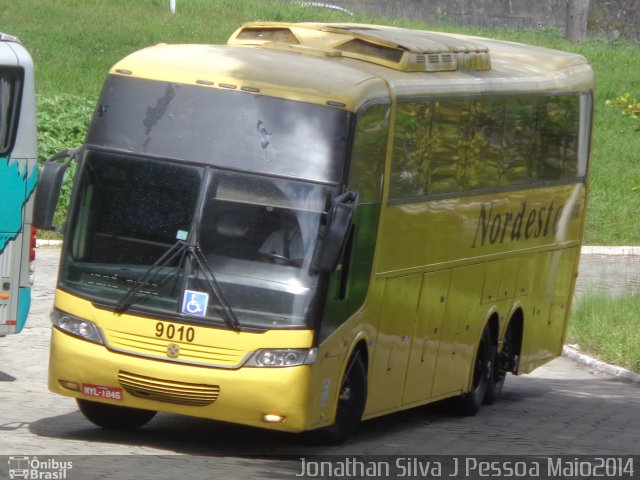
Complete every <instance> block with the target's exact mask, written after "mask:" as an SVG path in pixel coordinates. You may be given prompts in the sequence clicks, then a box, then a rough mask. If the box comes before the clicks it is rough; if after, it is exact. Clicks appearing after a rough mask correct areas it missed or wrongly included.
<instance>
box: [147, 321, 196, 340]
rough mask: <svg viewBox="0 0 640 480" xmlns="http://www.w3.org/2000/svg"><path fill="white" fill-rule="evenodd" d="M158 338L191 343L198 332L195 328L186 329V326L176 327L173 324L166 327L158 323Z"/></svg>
mask: <svg viewBox="0 0 640 480" xmlns="http://www.w3.org/2000/svg"><path fill="white" fill-rule="evenodd" d="M156 337H158V338H161V337H164V338H166V339H168V340H178V341H180V342H189V343H191V342H193V340H194V339H195V338H196V331H195V329H194V328H193V327H185V326H184V325H181V326H179V327H176V326H175V325H173V324H172V323H169V324H167V325H165V324H164V323H162V322H158V323H156Z"/></svg>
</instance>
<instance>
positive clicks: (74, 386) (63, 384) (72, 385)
mask: <svg viewBox="0 0 640 480" xmlns="http://www.w3.org/2000/svg"><path fill="white" fill-rule="evenodd" d="M58 383H59V384H60V386H61V387H62V388H66V389H67V390H73V391H74V392H79V391H80V385H79V384H77V383H75V382H69V381H68V380H58Z"/></svg>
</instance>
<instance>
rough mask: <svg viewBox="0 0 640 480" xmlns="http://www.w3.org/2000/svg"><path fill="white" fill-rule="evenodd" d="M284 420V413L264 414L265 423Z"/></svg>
mask: <svg viewBox="0 0 640 480" xmlns="http://www.w3.org/2000/svg"><path fill="white" fill-rule="evenodd" d="M283 420H284V417H283V416H282V415H276V414H275V413H265V414H264V415H263V416H262V421H263V422H265V423H280V422H282V421H283Z"/></svg>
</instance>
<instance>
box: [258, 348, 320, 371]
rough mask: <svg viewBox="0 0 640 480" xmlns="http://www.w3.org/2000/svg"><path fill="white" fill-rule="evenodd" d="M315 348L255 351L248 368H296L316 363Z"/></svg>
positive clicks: (316, 350)
mask: <svg viewBox="0 0 640 480" xmlns="http://www.w3.org/2000/svg"><path fill="white" fill-rule="evenodd" d="M317 356H318V349H317V348H298V349H294V348H280V349H264V350H257V351H256V352H255V353H254V354H253V355H252V356H251V358H249V361H248V362H247V363H246V366H248V367H296V366H298V365H311V364H312V363H315V362H316V358H317Z"/></svg>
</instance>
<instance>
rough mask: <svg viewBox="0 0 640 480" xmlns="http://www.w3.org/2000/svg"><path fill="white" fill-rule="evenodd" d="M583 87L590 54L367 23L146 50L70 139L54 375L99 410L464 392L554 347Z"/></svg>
mask: <svg viewBox="0 0 640 480" xmlns="http://www.w3.org/2000/svg"><path fill="white" fill-rule="evenodd" d="M592 94H593V76H592V70H591V68H590V67H589V65H588V64H587V62H586V61H585V59H584V58H583V57H582V56H579V55H575V54H571V53H565V52H560V51H554V50H548V49H543V48H538V47H533V46H526V45H520V44H515V43H508V42H503V41H496V40H490V39H484V38H472V37H467V36H461V35H454V34H441V33H433V32H426V31H418V30H407V29H398V28H390V27H384V26H374V25H359V24H317V23H302V24H285V23H250V24H246V25H243V26H242V27H241V28H239V29H238V30H237V31H236V32H235V33H234V34H233V35H232V36H231V37H230V39H229V41H228V44H227V45H223V46H219V45H215V46H213V45H165V44H161V45H157V46H153V47H150V48H146V49H143V50H141V51H138V52H136V53H133V54H132V55H130V56H128V57H126V58H124V59H123V60H121V61H120V62H118V63H117V64H116V65H115V66H114V67H113V68H112V70H111V71H110V73H109V75H108V77H107V79H106V82H105V85H104V89H103V91H102V94H101V96H100V98H99V100H98V105H97V107H96V110H95V115H94V117H93V119H92V121H91V124H90V127H89V130H88V134H87V138H86V141H85V143H84V145H83V146H82V148H81V149H79V150H78V151H77V152H75V154H74V158H75V159H76V160H77V161H78V162H79V169H78V173H77V177H76V179H75V187H74V194H73V200H72V207H71V210H70V214H69V218H68V222H67V224H66V231H65V242H64V249H63V251H62V258H61V265H60V276H59V280H58V284H57V285H58V287H57V290H56V295H55V305H54V310H53V313H52V322H53V331H52V341H51V364H50V373H49V388H50V389H51V390H52V391H53V392H55V393H58V394H61V395H66V396H70V397H75V398H76V399H77V401H78V404H79V407H80V410H81V411H82V412H83V413H84V414H85V416H86V417H87V418H88V419H89V420H90V421H92V422H94V423H95V424H97V425H99V426H102V427H104V428H111V429H126V428H136V427H139V426H141V425H143V424H145V423H146V422H147V421H149V420H150V419H151V418H152V416H153V415H154V413H155V412H156V411H163V412H172V413H177V414H184V415H191V416H196V417H204V418H210V419H216V420H223V421H228V422H234V423H238V424H244V425H251V426H255V427H264V428H270V429H275V430H284V431H290V432H303V431H315V433H316V434H317V435H318V436H320V438H322V439H324V440H327V441H340V440H342V439H344V438H346V436H348V435H349V434H351V433H353V431H354V430H355V429H356V428H357V426H358V424H359V423H360V421H361V420H363V419H370V418H373V417H377V416H380V415H384V414H387V413H390V412H396V411H399V410H402V409H407V408H411V407H415V406H418V405H423V404H426V403H429V402H434V401H437V400H441V399H445V398H452V399H453V400H452V401H453V402H454V403H455V405H457V406H458V407H459V409H460V411H461V412H462V413H463V414H474V413H475V412H476V411H477V410H478V409H479V408H480V406H481V405H482V404H483V403H486V404H491V403H493V402H495V401H496V399H497V398H498V396H499V394H500V391H501V389H502V385H503V383H504V380H505V376H506V374H507V373H508V372H511V373H514V374H524V373H528V372H531V371H532V370H533V369H534V368H536V367H538V366H540V365H542V364H544V363H545V362H548V361H549V360H551V359H552V358H554V357H555V356H557V355H559V354H560V352H561V349H562V345H563V340H564V337H565V330H566V323H567V314H568V309H569V305H570V303H571V298H572V292H573V288H574V281H575V276H576V272H577V265H578V259H579V252H580V246H581V238H582V232H583V228H584V220H585V203H586V195H587V172H588V164H589V151H590V144H589V142H590V133H591V132H590V131H591V114H592ZM62 170H63V164H59V163H56V162H49V163H48V164H47V166H46V167H45V169H44V172H43V175H42V180H41V183H40V185H39V187H38V188H39V190H38V199H41V200H37V202H36V203H37V204H38V205H37V209H38V211H39V212H40V214H39V217H38V218H45V219H46V218H49V217H50V213H51V212H50V211H49V215H47V214H45V213H43V210H46V209H47V208H49V209H50V206H51V204H52V200H55V197H56V191H57V187H59V180H60V178H61V177H60V172H61V171H62ZM49 179H51V180H49ZM56 179H57V180H56ZM42 223H43V225H40V228H43V227H46V228H49V227H50V226H51V225H50V222H47V221H42Z"/></svg>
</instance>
